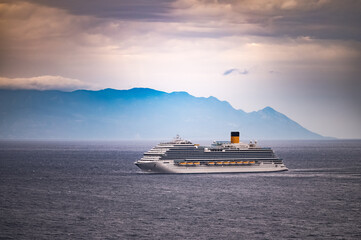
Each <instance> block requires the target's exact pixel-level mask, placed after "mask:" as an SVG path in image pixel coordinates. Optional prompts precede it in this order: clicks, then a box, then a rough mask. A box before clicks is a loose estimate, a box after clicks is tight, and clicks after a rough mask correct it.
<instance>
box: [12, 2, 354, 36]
mask: <svg viewBox="0 0 361 240" xmlns="http://www.w3.org/2000/svg"><path fill="white" fill-rule="evenodd" d="M5 1H6V0H5ZM27 1H28V2H32V3H36V4H40V5H45V6H50V7H55V8H60V9H64V10H67V11H68V12H70V13H72V14H76V15H90V16H95V17H98V18H110V19H120V20H132V21H154V22H182V23H190V22H191V23H197V24H200V23H201V24H209V25H211V24H212V22H213V23H214V22H222V21H226V23H227V21H228V24H229V25H233V27H232V29H228V27H227V26H226V27H225V26H224V25H223V26H222V25H219V26H218V27H217V28H218V29H215V30H214V31H210V32H208V33H204V32H200V33H197V32H196V31H194V32H185V33H184V35H182V32H177V34H178V35H179V36H183V37H200V38H204V37H206V38H208V37H211V38H214V37H225V36H231V35H238V36H239V35H244V34H247V35H255V36H267V37H282V36H286V37H292V38H294V37H299V36H310V37H312V38H319V39H347V40H349V39H352V40H356V41H361V28H360V27H359V25H360V24H359V23H360V22H361V14H360V12H361V1H357V0H344V1H338V0H331V1H307V0H302V1H286V0H285V1H282V0H273V1H267V2H266V1H265V2H266V3H263V4H262V2H260V1H251V0H223V1H221V0H219V1H216V2H215V1H211V0H209V1H207V0H204V1H199V2H196V1H183V2H182V3H179V4H175V3H176V2H177V1H175V0H131V1H129V0H102V1H98V0H71V1H59V0H27ZM8 2H14V1H8ZM210 6H211V7H213V9H214V10H213V12H207V9H210ZM222 6H223V8H222ZM225 6H230V7H229V8H224V7H225ZM217 7H218V8H217ZM216 9H219V12H217V13H216V14H215V11H216ZM225 9H228V10H229V12H224V10H225ZM222 11H223V13H222ZM175 12H177V13H178V14H174V13H175ZM240 16H242V17H240ZM250 24H251V25H255V26H257V27H256V28H249V29H247V30H245V26H246V25H250ZM235 25H236V26H238V27H234V26H235Z"/></svg>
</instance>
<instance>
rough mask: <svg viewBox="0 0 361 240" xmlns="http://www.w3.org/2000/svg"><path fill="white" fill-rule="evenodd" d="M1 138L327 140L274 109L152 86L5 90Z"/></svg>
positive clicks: (0, 107) (0, 114) (0, 105)
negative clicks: (234, 135)
mask: <svg viewBox="0 0 361 240" xmlns="http://www.w3.org/2000/svg"><path fill="white" fill-rule="evenodd" d="M0 118H1V120H0V138H2V139H19V138H21V139H26V138H30V139H143V138H144V139H169V138H172V137H173V136H174V135H175V134H180V135H181V136H184V137H185V138H188V139H212V140H213V139H220V140H222V139H228V136H229V132H230V131H234V130H239V131H240V132H241V138H243V139H322V138H323V137H322V136H320V135H318V134H316V133H313V132H310V131H308V130H307V129H305V128H303V127H302V126H300V125H299V124H298V123H296V122H294V121H292V120H291V119H289V118H288V117H287V116H285V115H283V114H281V113H279V112H277V111H275V110H274V109H272V108H271V107H266V108H264V109H262V110H259V111H256V112H251V113H246V112H244V111H242V110H236V109H234V108H233V107H232V106H231V105H230V104H229V103H228V102H225V101H219V100H218V99H217V98H214V97H209V98H202V97H201V98H198V97H194V96H191V95H189V94H188V93H186V92H172V93H165V92H161V91H156V90H153V89H148V88H133V89H130V90H114V89H104V90H100V91H87V90H78V91H74V92H62V91H37V90H0Z"/></svg>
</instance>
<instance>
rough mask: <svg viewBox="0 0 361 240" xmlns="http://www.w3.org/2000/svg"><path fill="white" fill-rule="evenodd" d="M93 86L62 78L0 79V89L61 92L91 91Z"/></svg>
mask: <svg viewBox="0 0 361 240" xmlns="http://www.w3.org/2000/svg"><path fill="white" fill-rule="evenodd" d="M93 88H94V86H92V85H90V84H87V83H84V82H82V81H80V80H78V79H72V78H65V77H62V76H39V77H31V78H6V77H0V89H28V90H30V89H32V90H63V91H72V90H76V89H93Z"/></svg>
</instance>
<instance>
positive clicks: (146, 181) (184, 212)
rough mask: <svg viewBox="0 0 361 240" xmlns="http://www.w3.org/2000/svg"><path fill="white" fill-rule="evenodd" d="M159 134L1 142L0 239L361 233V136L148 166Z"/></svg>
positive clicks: (301, 236) (274, 144) (337, 235)
mask: <svg viewBox="0 0 361 240" xmlns="http://www.w3.org/2000/svg"><path fill="white" fill-rule="evenodd" d="M156 143H157V142H77V141H73V142H70V141H67V142H57V141H48V142H46V141H35V142H34V141H33V142H31V141H1V142H0V164H1V165H0V181H1V182H0V193H1V195H0V238H1V239H289V238H298V239H361V211H360V210H361V141H359V140H348V141H347V140H344V141H340V140H331V141H267V142H266V141H264V142H261V144H262V145H263V146H269V147H272V148H273V149H274V151H275V152H276V154H277V155H278V156H279V157H281V158H283V161H284V163H285V164H286V166H287V167H288V168H289V171H287V172H278V173H252V174H196V175H191V174H188V175H172V174H163V175H154V174H153V175H152V174H143V173H141V172H140V171H139V169H138V168H137V167H136V166H135V165H134V164H133V163H134V161H136V160H138V159H139V158H141V156H142V154H143V152H144V151H147V150H149V149H150V148H151V147H152V146H153V145H155V144H156Z"/></svg>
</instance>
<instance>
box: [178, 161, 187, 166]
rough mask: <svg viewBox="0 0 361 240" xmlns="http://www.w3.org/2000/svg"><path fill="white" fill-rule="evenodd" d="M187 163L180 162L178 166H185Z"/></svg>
mask: <svg viewBox="0 0 361 240" xmlns="http://www.w3.org/2000/svg"><path fill="white" fill-rule="evenodd" d="M186 164H187V163H185V162H180V163H179V165H181V166H185V165H186Z"/></svg>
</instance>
